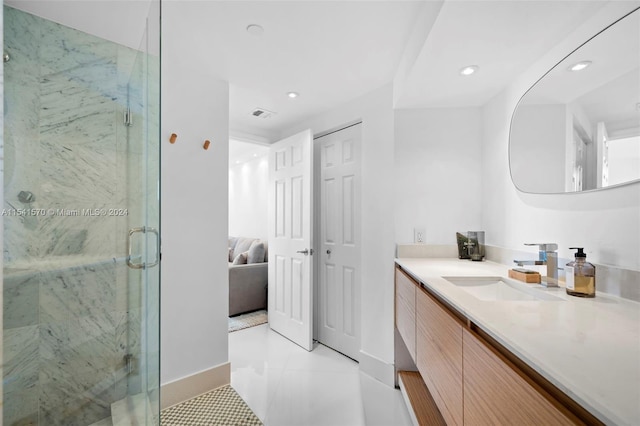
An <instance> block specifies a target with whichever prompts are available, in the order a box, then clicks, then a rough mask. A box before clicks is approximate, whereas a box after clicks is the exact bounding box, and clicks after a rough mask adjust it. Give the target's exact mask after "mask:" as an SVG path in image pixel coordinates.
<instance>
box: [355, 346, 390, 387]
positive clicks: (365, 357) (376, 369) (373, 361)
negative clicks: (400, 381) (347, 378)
mask: <svg viewBox="0 0 640 426" xmlns="http://www.w3.org/2000/svg"><path fill="white" fill-rule="evenodd" d="M360 371H362V372H363V373H365V374H368V375H369V376H371V377H373V378H374V379H376V380H378V381H380V382H382V383H384V384H385V385H387V386H391V387H394V386H395V369H394V366H393V364H388V363H386V362H384V361H382V360H381V359H379V358H376V357H375V356H373V355H371V354H368V353H366V352H364V351H362V350H361V351H360Z"/></svg>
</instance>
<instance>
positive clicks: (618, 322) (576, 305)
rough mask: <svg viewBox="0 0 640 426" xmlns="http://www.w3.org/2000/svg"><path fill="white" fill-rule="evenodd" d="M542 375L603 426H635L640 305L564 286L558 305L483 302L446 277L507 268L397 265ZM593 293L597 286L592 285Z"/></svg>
mask: <svg viewBox="0 0 640 426" xmlns="http://www.w3.org/2000/svg"><path fill="white" fill-rule="evenodd" d="M396 263H398V264H399V265H400V266H402V267H403V268H404V269H405V270H406V272H407V273H409V274H410V275H411V276H413V277H414V278H415V279H416V280H418V281H420V282H421V283H422V284H423V285H424V286H425V287H427V288H428V289H429V290H431V291H433V292H434V293H436V294H438V295H439V296H440V297H442V298H443V299H444V300H446V301H447V302H448V303H450V304H451V306H453V307H454V308H456V309H457V310H458V311H460V312H461V313H463V314H464V315H465V316H466V317H467V318H469V319H470V320H472V321H473V322H474V323H475V324H476V325H478V326H479V327H480V328H482V329H483V330H484V331H486V332H487V333H488V334H489V335H491V336H492V337H493V338H494V339H496V340H497V341H498V342H500V343H501V344H502V345H504V346H505V347H506V348H507V349H509V350H510V351H511V352H513V353H514V354H515V355H517V356H518V357H519V358H520V359H522V360H523V361H524V362H526V363H527V364H528V365H529V366H531V367H532V368H533V369H535V370H536V371H537V372H538V373H540V374H541V375H542V376H543V377H545V378H546V379H547V380H549V381H550V382H551V383H553V384H554V385H555V386H557V387H558V388H559V389H560V390H562V391H563V392H564V393H566V394H567V395H568V396H570V397H571V398H573V399H574V400H575V401H576V402H578V403H579V404H580V405H582V406H583V407H584V408H586V409H587V410H589V411H590V412H591V413H592V414H593V415H594V416H596V417H597V418H599V419H600V420H601V421H603V422H604V423H606V424H616V425H640V303H638V302H634V301H631V300H627V299H621V298H618V297H614V296H610V295H607V294H603V293H596V297H595V298H591V299H585V298H579V297H573V296H569V295H567V294H566V292H565V289H564V288H562V287H561V288H549V289H548V288H545V287H542V286H540V285H537V284H528V286H531V287H532V288H536V289H539V290H540V291H544V292H549V293H552V294H553V295H556V296H558V297H560V298H561V299H562V300H558V301H497V302H496V301H482V300H479V299H476V298H475V297H473V296H472V295H470V294H469V293H467V292H466V291H464V290H462V289H460V288H458V287H456V286H455V285H454V284H452V283H450V282H449V281H447V280H446V279H444V278H443V277H465V276H466V277H468V276H494V277H495V276H499V277H507V276H508V275H507V274H508V270H509V269H510V268H509V267H508V266H505V265H501V264H498V263H493V262H471V261H469V260H460V259H433V258H411V259H409V258H402V259H396ZM596 289H597V281H596Z"/></svg>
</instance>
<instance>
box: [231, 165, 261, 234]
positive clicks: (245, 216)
mask: <svg viewBox="0 0 640 426" xmlns="http://www.w3.org/2000/svg"><path fill="white" fill-rule="evenodd" d="M268 161H269V159H268V156H266V155H265V156H263V157H258V158H256V159H255V160H251V161H247V162H246V163H242V164H238V165H234V166H232V167H229V235H232V236H235V237H250V238H261V239H263V240H267V238H268V233H267V207H268V206H267V193H268V190H269V167H268V166H269V162H268Z"/></svg>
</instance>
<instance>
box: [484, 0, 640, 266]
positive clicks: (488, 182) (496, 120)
mask: <svg viewBox="0 0 640 426" xmlns="http://www.w3.org/2000/svg"><path fill="white" fill-rule="evenodd" d="M635 6H637V2H635V3H632V2H612V3H610V4H608V5H607V6H605V7H603V9H601V11H600V13H598V14H597V15H596V16H595V17H594V18H593V19H590V20H589V21H587V22H586V23H585V24H584V25H583V26H581V27H580V28H578V29H577V30H576V31H575V32H574V33H572V34H571V35H570V36H569V38H568V39H566V40H565V41H564V42H563V43H561V44H559V45H558V47H557V48H556V49H554V50H552V51H551V52H549V54H547V55H546V56H545V57H544V58H542V59H541V60H540V61H538V62H537V63H536V64H534V65H533V66H532V67H530V69H529V70H528V71H527V72H526V73H524V74H523V75H522V76H521V77H520V78H518V79H517V80H516V81H514V82H513V83H512V84H511V85H510V86H509V87H508V88H507V89H506V90H505V91H503V92H502V93H500V94H499V95H498V96H496V97H495V98H494V99H493V100H491V101H490V102H489V103H488V104H487V105H485V107H484V111H483V153H482V158H483V178H482V180H483V182H482V184H483V197H482V204H483V208H482V211H483V218H484V220H483V227H484V228H485V230H486V242H487V244H491V245H495V246H500V247H506V248H511V249H518V250H523V249H525V248H524V247H523V245H522V244H523V243H527V242H555V243H558V245H559V247H560V249H559V255H560V256H561V257H563V258H570V257H572V254H571V251H570V250H569V249H568V247H573V246H584V247H585V248H586V252H587V254H588V259H589V260H591V261H593V262H596V263H601V264H608V265H614V266H619V267H622V268H628V269H634V270H640V256H639V255H638V241H639V240H640V207H639V206H640V184H639V183H635V184H631V185H628V186H625V187H621V188H615V189H609V190H607V191H603V192H590V193H579V194H560V195H533V194H525V193H521V192H519V191H518V190H516V188H515V187H514V185H513V183H512V182H511V179H510V176H509V161H508V143H509V122H510V119H511V114H512V112H513V110H514V107H515V105H516V104H517V102H518V99H519V98H520V97H521V96H522V94H523V93H524V92H525V91H526V90H527V89H528V88H529V87H530V86H531V85H532V84H533V83H534V82H535V81H536V79H537V78H539V77H540V76H541V75H542V74H544V72H546V71H547V70H548V69H549V68H550V67H552V66H553V65H554V64H555V63H556V62H558V60H559V59H561V58H562V57H563V56H564V55H566V54H568V53H569V52H570V51H571V50H572V49H573V48H575V46H578V45H579V44H580V43H581V42H582V41H584V40H586V39H587V38H588V37H589V36H591V35H593V34H594V33H595V32H597V31H598V30H599V29H601V28H604V27H605V26H606V25H607V24H608V23H610V22H612V21H613V20H615V19H616V17H619V16H622V14H623V12H624V11H625V10H630V9H632V8H633V7H635ZM527 250H531V252H532V253H533V252H534V251H535V250H534V249H527ZM532 255H533V256H535V255H534V254H532Z"/></svg>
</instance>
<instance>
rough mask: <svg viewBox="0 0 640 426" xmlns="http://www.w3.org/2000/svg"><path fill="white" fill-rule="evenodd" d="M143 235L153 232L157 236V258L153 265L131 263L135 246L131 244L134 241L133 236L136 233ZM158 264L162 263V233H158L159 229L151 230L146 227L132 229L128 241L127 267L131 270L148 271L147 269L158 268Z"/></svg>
mask: <svg viewBox="0 0 640 426" xmlns="http://www.w3.org/2000/svg"><path fill="white" fill-rule="evenodd" d="M138 232H139V233H142V234H146V233H147V232H151V233H153V234H155V236H156V258H155V259H154V261H153V262H152V263H149V264H147V263H145V262H142V263H134V262H132V261H131V249H132V246H133V244H132V243H131V241H132V239H133V235H134V234H136V233H138ZM158 263H160V233H159V232H158V230H157V229H155V228H151V227H146V226H142V227H139V228H131V229H129V238H128V239H127V266H129V268H131V269H146V268H153V267H154V266H156V265H157V264H158Z"/></svg>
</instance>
